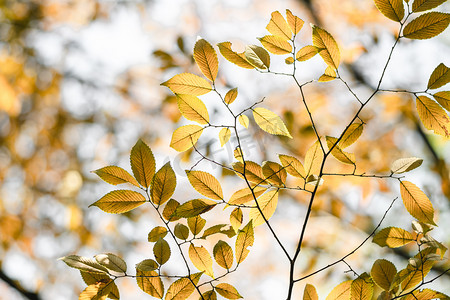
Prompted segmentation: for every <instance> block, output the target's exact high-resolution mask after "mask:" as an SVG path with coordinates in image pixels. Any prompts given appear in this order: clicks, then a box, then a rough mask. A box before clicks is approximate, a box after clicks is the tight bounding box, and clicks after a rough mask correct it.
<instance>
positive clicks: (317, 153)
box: [304, 141, 324, 177]
mask: <svg viewBox="0 0 450 300" xmlns="http://www.w3.org/2000/svg"><path fill="white" fill-rule="evenodd" d="M323 156H324V155H323V151H322V148H321V147H320V142H319V141H316V142H315V143H314V144H313V145H312V146H311V147H310V148H309V149H308V151H306V156H305V164H304V168H305V174H306V176H305V177H308V176H309V175H311V174H316V175H318V174H319V171H320V165H321V163H322V160H323Z"/></svg>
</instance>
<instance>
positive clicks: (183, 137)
mask: <svg viewBox="0 0 450 300" xmlns="http://www.w3.org/2000/svg"><path fill="white" fill-rule="evenodd" d="M202 132H203V127H201V126H199V125H184V126H181V127H180V128H177V129H176V130H175V131H174V132H173V135H172V140H171V141H170V147H172V148H173V149H175V150H177V151H178V152H182V151H186V150H189V149H190V148H192V147H193V146H194V145H195V143H197V141H198V139H199V138H200V136H201V135H202Z"/></svg>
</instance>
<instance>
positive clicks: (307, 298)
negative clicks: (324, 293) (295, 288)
mask: <svg viewBox="0 0 450 300" xmlns="http://www.w3.org/2000/svg"><path fill="white" fill-rule="evenodd" d="M303 300H319V296H318V295H317V291H316V288H315V287H314V286H313V285H312V284H306V285H305V290H304V291H303Z"/></svg>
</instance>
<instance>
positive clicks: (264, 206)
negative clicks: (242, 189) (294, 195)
mask: <svg viewBox="0 0 450 300" xmlns="http://www.w3.org/2000/svg"><path fill="white" fill-rule="evenodd" d="M256 201H257V202H258V204H259V209H261V212H262V214H261V213H260V211H259V209H258V208H256V207H254V208H251V209H250V213H249V218H250V220H253V226H255V227H256V226H259V225H261V224H264V223H265V222H266V221H265V220H269V219H270V218H271V217H272V215H273V214H274V213H275V210H276V208H277V204H278V190H272V191H268V192H267V193H265V194H264V195H262V196H261V197H259V198H258V199H257V200H256ZM263 215H264V217H265V220H264V217H263Z"/></svg>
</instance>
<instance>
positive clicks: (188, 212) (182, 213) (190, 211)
mask: <svg viewBox="0 0 450 300" xmlns="http://www.w3.org/2000/svg"><path fill="white" fill-rule="evenodd" d="M209 201H211V202H213V201H212V200H209ZM209 201H208V200H206V199H203V200H200V199H194V200H189V201H188V202H186V203H183V204H181V205H180V206H178V207H177V209H176V210H175V212H174V214H175V215H176V216H177V217H181V218H192V217H195V216H198V215H200V214H203V213H205V212H207V211H209V210H211V209H212V208H213V207H214V206H216V203H215V202H214V203H210V202H209Z"/></svg>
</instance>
